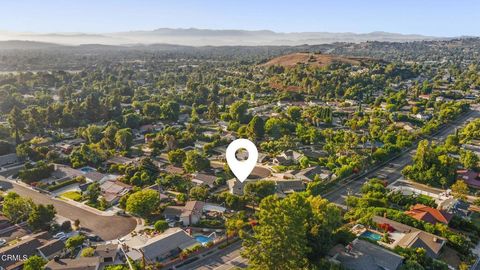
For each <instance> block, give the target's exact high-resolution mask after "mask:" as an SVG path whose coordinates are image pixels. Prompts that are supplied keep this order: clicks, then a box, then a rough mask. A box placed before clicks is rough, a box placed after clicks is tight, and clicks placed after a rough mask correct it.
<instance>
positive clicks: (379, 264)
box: [336, 239, 403, 270]
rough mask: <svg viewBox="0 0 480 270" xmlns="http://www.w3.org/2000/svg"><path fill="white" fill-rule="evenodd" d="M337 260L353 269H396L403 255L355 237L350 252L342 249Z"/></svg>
mask: <svg viewBox="0 0 480 270" xmlns="http://www.w3.org/2000/svg"><path fill="white" fill-rule="evenodd" d="M336 260H338V261H340V262H341V264H342V265H343V266H344V267H346V268H347V269H351V270H396V269H398V268H399V267H400V265H401V264H402V262H403V257H402V256H400V255H398V254H396V253H393V252H391V251H389V250H386V249H384V248H382V247H380V246H378V245H375V244H372V243H369V242H367V241H364V240H360V239H355V240H354V241H353V242H352V250H351V251H350V252H347V251H341V252H339V253H338V255H337V256H336Z"/></svg>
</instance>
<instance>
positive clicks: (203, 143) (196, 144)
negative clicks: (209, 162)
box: [194, 140, 207, 151]
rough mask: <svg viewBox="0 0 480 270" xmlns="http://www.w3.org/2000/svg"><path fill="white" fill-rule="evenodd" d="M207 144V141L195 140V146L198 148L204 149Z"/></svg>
mask: <svg viewBox="0 0 480 270" xmlns="http://www.w3.org/2000/svg"><path fill="white" fill-rule="evenodd" d="M206 144H207V142H204V141H199V140H197V141H195V143H194V147H195V149H197V150H200V151H203V147H204V146H205V145H206Z"/></svg>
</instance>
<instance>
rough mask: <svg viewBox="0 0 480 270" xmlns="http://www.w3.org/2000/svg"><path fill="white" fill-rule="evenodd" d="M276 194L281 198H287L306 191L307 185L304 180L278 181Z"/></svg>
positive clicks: (276, 182)
mask: <svg viewBox="0 0 480 270" xmlns="http://www.w3.org/2000/svg"><path fill="white" fill-rule="evenodd" d="M275 188H276V193H277V195H278V196H280V197H285V196H286V195H288V194H291V193H293V192H300V191H305V184H304V183H303V181H302V180H276V181H275Z"/></svg>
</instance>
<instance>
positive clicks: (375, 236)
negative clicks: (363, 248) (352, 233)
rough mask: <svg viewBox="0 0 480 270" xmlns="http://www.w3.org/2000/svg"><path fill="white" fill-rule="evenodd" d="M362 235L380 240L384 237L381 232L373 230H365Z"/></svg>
mask: <svg viewBox="0 0 480 270" xmlns="http://www.w3.org/2000/svg"><path fill="white" fill-rule="evenodd" d="M360 236H362V237H365V238H368V239H370V240H373V241H379V240H380V239H382V236H381V235H380V234H378V233H374V232H371V231H365V232H363V233H362V234H361V235H360Z"/></svg>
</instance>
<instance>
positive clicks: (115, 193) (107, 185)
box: [100, 180, 132, 205]
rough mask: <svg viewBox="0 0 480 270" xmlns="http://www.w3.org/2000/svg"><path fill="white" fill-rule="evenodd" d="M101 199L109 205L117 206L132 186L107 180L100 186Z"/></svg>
mask: <svg viewBox="0 0 480 270" xmlns="http://www.w3.org/2000/svg"><path fill="white" fill-rule="evenodd" d="M100 189H101V191H102V197H103V198H104V199H105V200H106V201H107V202H108V203H109V204H110V205H114V204H117V203H118V201H119V200H120V198H121V197H122V196H123V195H125V194H127V193H128V192H130V191H131V190H132V186H130V185H127V184H125V183H122V182H120V181H118V180H108V181H105V182H103V183H102V184H101V185H100Z"/></svg>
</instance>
